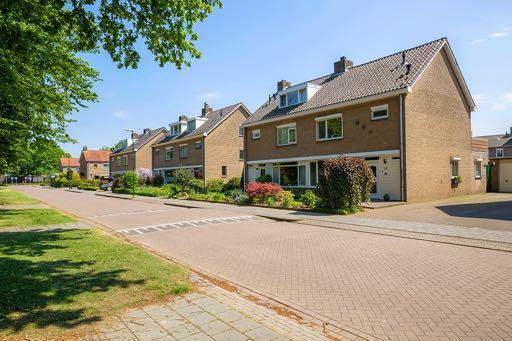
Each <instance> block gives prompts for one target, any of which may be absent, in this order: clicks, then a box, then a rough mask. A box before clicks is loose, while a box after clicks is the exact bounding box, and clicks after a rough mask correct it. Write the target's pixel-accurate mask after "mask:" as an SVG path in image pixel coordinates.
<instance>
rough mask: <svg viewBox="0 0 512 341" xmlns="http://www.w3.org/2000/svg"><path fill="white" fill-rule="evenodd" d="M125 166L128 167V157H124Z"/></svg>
mask: <svg viewBox="0 0 512 341" xmlns="http://www.w3.org/2000/svg"><path fill="white" fill-rule="evenodd" d="M123 165H125V166H128V155H123Z"/></svg>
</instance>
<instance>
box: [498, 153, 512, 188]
mask: <svg viewBox="0 0 512 341" xmlns="http://www.w3.org/2000/svg"><path fill="white" fill-rule="evenodd" d="M499 191H500V192H512V159H508V160H500V165H499Z"/></svg>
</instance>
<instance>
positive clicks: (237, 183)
mask: <svg viewBox="0 0 512 341" xmlns="http://www.w3.org/2000/svg"><path fill="white" fill-rule="evenodd" d="M234 189H242V178H240V177H238V176H234V177H232V178H231V179H229V180H228V181H227V182H226V183H225V184H224V186H222V192H227V191H230V190H234Z"/></svg>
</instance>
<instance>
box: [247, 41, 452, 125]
mask: <svg viewBox="0 0 512 341" xmlns="http://www.w3.org/2000/svg"><path fill="white" fill-rule="evenodd" d="M445 43H447V40H446V38H442V39H438V40H435V41H432V42H430V43H426V44H423V45H420V46H417V47H414V48H411V49H408V50H405V51H400V52H397V53H395V54H392V55H389V56H387V57H383V58H380V59H377V60H374V61H371V62H368V63H365V64H360V65H356V66H354V67H352V68H350V69H348V70H347V71H345V72H343V73H333V74H330V75H326V76H323V77H319V78H317V79H313V80H310V81H308V82H307V83H314V84H317V85H320V86H321V88H320V90H318V92H317V93H316V94H315V95H314V96H313V97H312V98H311V99H310V100H308V101H307V102H305V103H301V104H298V105H295V106H289V107H285V108H279V98H278V96H277V95H274V96H272V97H271V99H270V101H268V100H267V101H266V102H265V104H263V105H262V106H261V107H260V108H259V109H258V110H256V112H255V113H254V114H253V115H251V117H249V118H248V119H247V120H246V121H245V122H244V124H248V123H253V122H257V121H264V120H268V119H272V118H276V117H281V116H286V115H291V114H296V113H300V112H302V111H306V110H311V109H317V108H321V107H325V106H328V105H331V104H338V103H342V102H347V101H352V100H357V99H361V98H364V97H369V96H374V95H379V94H383V93H386V92H391V91H395V90H400V89H404V88H407V87H409V86H411V85H413V84H414V83H415V82H416V80H417V79H418V78H419V76H420V75H421V73H422V72H423V70H424V69H425V68H426V67H427V65H428V64H429V63H430V61H431V60H432V59H433V58H434V56H435V55H436V54H437V53H438V52H439V51H440V50H441V48H442V47H443V46H444V44H445ZM402 53H404V54H405V62H406V63H405V64H407V63H410V64H411V67H410V71H409V73H408V74H407V71H406V70H407V67H406V65H405V64H402Z"/></svg>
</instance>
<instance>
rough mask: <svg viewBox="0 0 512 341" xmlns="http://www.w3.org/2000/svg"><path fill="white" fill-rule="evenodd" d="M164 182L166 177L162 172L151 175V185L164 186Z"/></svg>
mask: <svg viewBox="0 0 512 341" xmlns="http://www.w3.org/2000/svg"><path fill="white" fill-rule="evenodd" d="M163 184H164V178H163V177H162V176H161V175H160V174H157V175H153V176H152V177H151V186H162V185H163Z"/></svg>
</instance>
